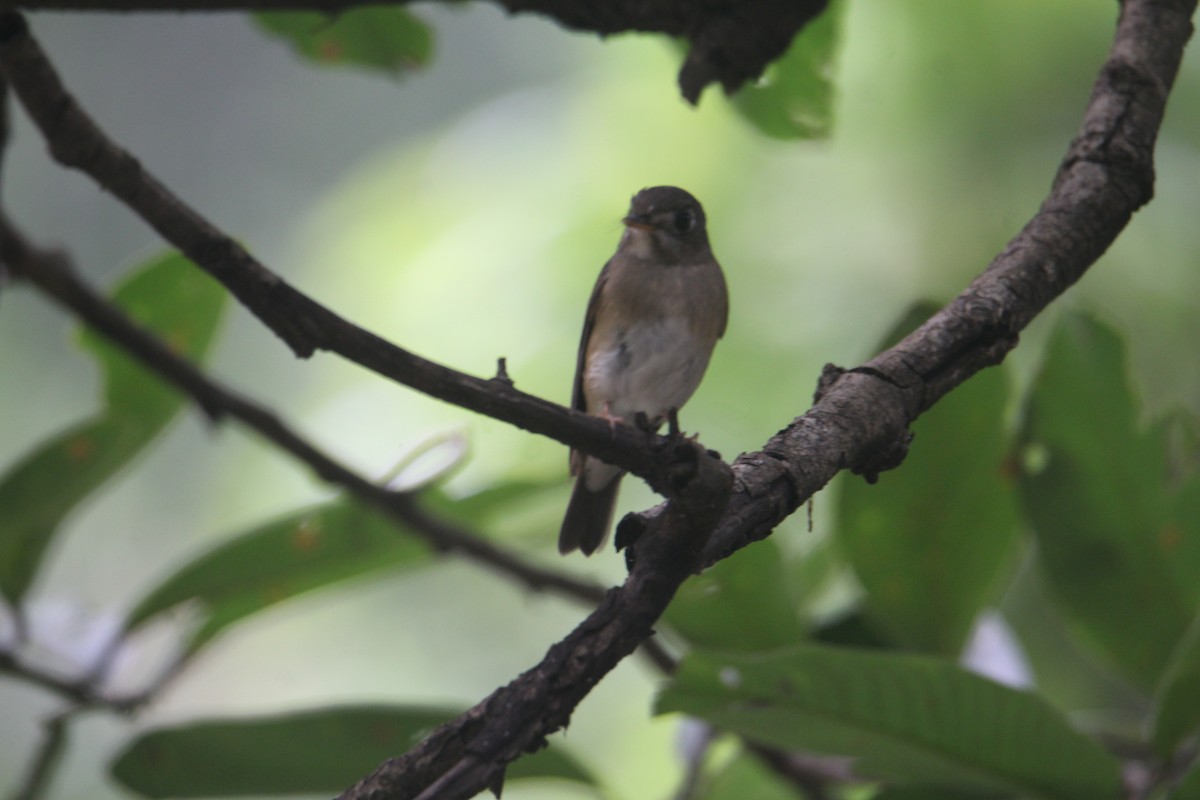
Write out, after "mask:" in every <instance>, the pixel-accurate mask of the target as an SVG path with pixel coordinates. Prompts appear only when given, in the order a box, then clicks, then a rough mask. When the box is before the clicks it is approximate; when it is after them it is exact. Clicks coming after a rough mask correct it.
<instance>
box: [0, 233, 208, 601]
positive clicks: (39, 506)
mask: <svg viewBox="0 0 1200 800" xmlns="http://www.w3.org/2000/svg"><path fill="white" fill-rule="evenodd" d="M113 301H114V302H115V303H116V304H117V305H118V306H120V307H121V308H123V309H124V310H125V311H126V312H127V313H128V314H129V315H130V316H131V317H132V318H133V319H134V320H135V321H137V322H139V323H140V324H141V325H142V326H143V327H144V328H146V329H147V330H149V331H152V332H153V333H155V334H157V335H158V336H159V337H161V338H162V339H163V340H164V341H166V343H167V344H168V345H169V346H170V347H171V348H172V349H173V350H174V351H175V352H176V353H178V354H179V355H180V356H183V357H184V358H187V359H189V360H191V361H201V360H203V358H204V356H205V354H206V353H207V352H208V349H209V346H210V345H211V344H212V340H213V336H214V334H215V332H216V329H217V323H218V321H219V319H220V316H221V309H222V307H223V306H224V303H225V293H224V291H223V290H222V289H221V287H220V286H219V285H218V284H217V283H216V282H215V281H214V280H212V279H211V278H209V277H208V276H207V275H206V274H204V273H203V272H201V271H200V270H199V269H197V268H196V267H195V266H194V265H193V264H192V263H191V262H189V261H188V260H187V259H186V258H184V257H183V256H181V255H179V254H177V253H169V254H166V255H164V256H161V257H160V258H156V259H154V260H153V261H150V262H149V263H147V264H146V265H145V266H144V267H143V268H142V269H140V270H138V271H137V272H135V273H134V274H133V275H131V276H130V277H129V278H128V279H127V280H126V281H124V282H123V283H122V284H121V285H120V286H119V287H118V288H117V290H116V292H115V293H114V295H113ZM82 344H83V346H84V348H85V349H86V350H87V351H88V352H89V354H91V355H92V356H93V357H94V358H95V359H96V360H97V361H98V362H99V364H100V367H101V370H102V371H103V375H104V378H103V380H104V402H105V408H104V410H103V411H102V412H101V413H100V414H99V415H97V416H96V417H95V418H93V419H90V420H88V421H86V422H82V423H79V424H77V425H75V426H73V427H71V428H70V429H68V430H67V431H65V432H63V433H60V434H58V435H56V436H54V437H52V438H51V439H49V440H47V441H46V442H43V443H42V444H41V445H39V446H38V447H37V448H35V449H34V450H33V451H32V452H30V453H28V454H26V455H25V456H24V457H22V458H21V460H20V461H18V462H17V463H16V464H15V465H14V466H12V467H11V468H10V469H9V470H8V472H7V473H6V474H4V475H3V476H0V509H4V512H3V513H2V514H0V594H3V596H4V597H5V598H7V599H8V600H9V601H10V602H13V603H19V602H20V601H21V599H22V598H23V596H24V595H25V592H26V591H27V590H28V589H29V587H30V585H31V584H32V583H33V581H34V579H35V578H36V577H37V574H38V571H39V570H40V569H41V567H42V558H43V557H44V556H45V554H46V551H47V548H49V547H50V544H51V541H52V539H53V537H54V535H55V534H56V532H57V531H58V530H59V526H60V525H61V523H62V521H63V520H64V519H65V518H66V517H67V516H68V515H69V514H70V513H71V512H72V511H73V510H74V509H75V507H76V506H78V505H79V504H80V503H82V502H83V501H84V500H86V499H87V497H88V496H89V495H90V494H91V493H92V492H94V491H96V490H97V489H99V488H101V487H102V486H104V485H105V484H106V483H107V482H108V481H110V480H111V479H112V478H113V477H114V476H115V475H117V474H118V473H119V472H120V471H121V470H122V469H124V468H125V467H126V466H127V465H128V464H129V462H130V461H132V460H133V459H134V458H135V457H136V456H137V455H138V454H139V453H141V452H142V450H143V448H145V447H146V446H147V445H148V444H150V443H151V442H152V441H153V440H154V439H155V437H157V436H158V435H159V434H160V433H162V431H163V429H164V428H165V427H166V426H167V423H169V422H170V421H171V419H172V418H173V417H174V416H175V414H177V413H178V412H179V410H180V409H181V408H183V405H184V403H183V398H182V397H180V396H179V394H178V393H177V392H176V391H175V390H174V389H172V388H171V387H169V386H165V385H163V384H162V383H160V382H159V380H158V379H157V378H156V377H154V376H153V375H151V374H149V373H148V372H146V371H145V370H144V369H143V368H142V367H141V366H140V365H139V364H138V363H137V362H136V361H135V360H133V359H132V358H131V357H130V356H128V355H126V354H125V351H124V350H122V349H121V348H120V347H115V346H113V345H112V344H110V343H109V342H108V341H106V340H104V339H102V338H100V337H99V336H97V335H95V334H93V333H91V332H85V333H84V335H83V338H82Z"/></svg>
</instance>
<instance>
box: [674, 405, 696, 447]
mask: <svg viewBox="0 0 1200 800" xmlns="http://www.w3.org/2000/svg"><path fill="white" fill-rule="evenodd" d="M667 438H668V439H679V438H682V439H686V440H687V441H689V442H694V441H696V440H697V439H699V438H700V434H699V433H693V434H692V435H691V436H685V435H684V434H683V432H682V431H680V430H679V409H678V408H672V409H671V410H669V411H668V412H667Z"/></svg>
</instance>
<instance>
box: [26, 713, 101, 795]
mask: <svg viewBox="0 0 1200 800" xmlns="http://www.w3.org/2000/svg"><path fill="white" fill-rule="evenodd" d="M82 709H83V707H82V706H71V707H69V708H67V709H66V710H65V711H60V712H59V713H57V714H54V715H53V716H51V717H49V718H47V719H45V720H43V722H42V729H43V730H42V742H41V744H40V745H38V749H37V752H36V753H35V755H34V758H33V761H32V763H30V765H29V772H28V774H27V775H26V776H25V780H24V781H22V782H21V784H20V786H18V787H17V790H16V792H14V793H13V795H12V798H11V800H39V798H42V797H44V796H45V795H46V790H47V789H49V788H50V781H51V780H52V779H53V778H54V772H55V770H56V769H57V767H58V764H59V762H60V761H62V754H63V748H64V747H66V743H67V722H68V721H69V720H70V718H71V717H72V716H74V715H75V714H77V713H78V712H79V711H81V710H82Z"/></svg>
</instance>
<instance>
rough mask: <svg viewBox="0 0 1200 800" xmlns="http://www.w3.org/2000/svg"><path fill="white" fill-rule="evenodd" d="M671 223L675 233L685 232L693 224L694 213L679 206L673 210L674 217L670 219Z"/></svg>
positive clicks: (694, 221)
mask: <svg viewBox="0 0 1200 800" xmlns="http://www.w3.org/2000/svg"><path fill="white" fill-rule="evenodd" d="M671 224H672V225H674V226H675V232H676V233H687V232H688V231H690V230H691V229H692V228H693V227H694V226H695V224H696V215H695V214H693V213H692V210H691V209H690V208H681V209H679V210H678V211H676V212H675V218H674V219H673V220H671Z"/></svg>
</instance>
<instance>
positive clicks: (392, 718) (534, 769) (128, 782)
mask: <svg viewBox="0 0 1200 800" xmlns="http://www.w3.org/2000/svg"><path fill="white" fill-rule="evenodd" d="M464 710H465V709H447V708H440V709H438V708H415V707H384V706H341V707H330V708H323V709H320V710H318V711H311V712H298V713H292V714H287V715H281V716H276V717H268V718H255V719H237V720H227V721H222V722H206V723H199V724H195V725H185V726H180V727H174V728H162V729H158V730H154V731H150V732H148V733H145V734H142V735H141V736H139V737H138V738H137V740H136V741H134V742H133V743H132V744H131V745H129V747H128V748H126V750H125V752H124V753H122V754H121V755H120V756H118V757H117V759H116V761H114V762H113V767H112V772H113V777H115V778H116V779H117V780H119V781H120V782H121V783H123V784H124V785H125V786H127V787H129V788H130V789H132V790H134V791H136V792H137V793H139V794H141V795H143V796H145V797H246V796H250V795H288V794H312V793H317V792H321V793H335V792H340V791H342V790H343V789H345V788H346V787H347V786H350V785H351V784H353V783H354V782H355V781H357V780H358V779H359V778H361V777H362V776H363V775H366V774H367V773H368V772H370V771H371V770H373V769H375V768H376V767H377V766H379V764H380V763H382V762H383V761H385V760H387V759H388V758H390V757H392V756H394V755H396V754H397V753H402V752H404V751H405V750H407V749H408V748H410V747H412V746H413V745H415V744H417V743H418V742H420V741H421V739H422V738H424V737H425V736H427V735H428V734H429V733H430V731H432V730H433V729H434V728H436V727H437V726H438V725H441V724H442V723H444V722H446V721H447V720H450V719H453V718H454V717H455V716H457V715H458V714H460V713H462V712H463V711H464ZM218 764H219V765H220V767H219V768H217V769H214V765H218ZM508 778H509V779H511V780H522V779H527V778H555V779H558V780H561V781H570V782H574V783H585V784H594V783H595V780H594V779H593V778H592V776H591V775H589V774H588V772H587V770H586V769H585V768H584V767H582V766H581V765H580V764H579V763H578V762H576V761H575V760H574V759H572V758H571V757H570V756H569V755H567V754H565V753H564V752H563V751H562V749H561V748H558V747H553V746H552V747H548V748H546V749H543V750H540V751H539V752H537V753H534V754H533V755H531V756H530V757H529V758H523V759H521V761H520V762H518V763H516V764H513V766H512V768H511V769H510V770H509V771H508Z"/></svg>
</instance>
